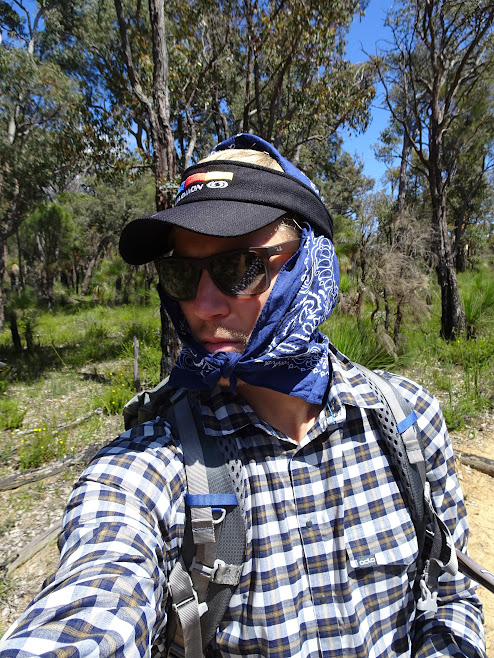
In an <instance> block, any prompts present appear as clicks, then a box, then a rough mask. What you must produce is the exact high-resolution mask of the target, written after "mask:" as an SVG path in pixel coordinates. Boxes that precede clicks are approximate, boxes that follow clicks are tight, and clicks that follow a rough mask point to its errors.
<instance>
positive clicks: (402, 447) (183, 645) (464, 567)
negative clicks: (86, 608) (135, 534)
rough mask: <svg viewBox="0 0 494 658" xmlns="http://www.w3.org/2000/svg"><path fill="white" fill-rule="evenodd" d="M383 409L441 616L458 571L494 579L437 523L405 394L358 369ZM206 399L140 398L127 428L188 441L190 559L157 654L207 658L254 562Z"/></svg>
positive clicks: (386, 435)
mask: <svg viewBox="0 0 494 658" xmlns="http://www.w3.org/2000/svg"><path fill="white" fill-rule="evenodd" d="M353 365H354V366H355V367H357V368H358V370H360V372H361V373H362V374H363V376H364V377H365V378H366V380H367V381H368V383H369V385H370V386H371V388H372V389H373V391H374V392H375V394H376V396H377V397H378V399H379V400H380V401H381V403H382V405H383V409H382V410H381V409H376V410H374V413H375V417H376V419H377V422H378V425H379V429H380V432H381V435H382V437H383V439H384V441H385V442H386V445H387V448H388V450H389V454H390V456H391V459H392V462H393V464H394V466H395V467H396V469H397V471H398V474H399V479H400V483H401V485H402V491H403V494H404V498H405V503H406V505H407V507H408V510H409V512H410V516H411V518H412V521H413V524H414V527H415V531H416V535H417V541H418V548H419V557H418V559H417V581H418V582H417V583H416V585H417V587H418V588H419V591H420V597H419V598H418V600H417V604H416V606H417V609H418V610H424V611H430V612H436V611H437V600H436V599H437V582H438V578H439V576H440V574H441V573H442V572H444V571H446V572H447V573H449V574H451V575H453V576H454V575H456V574H457V573H458V570H460V571H461V572H462V573H464V574H465V575H466V576H468V577H469V578H473V579H474V580H476V581H477V582H480V583H481V584H482V585H484V586H486V587H488V589H490V591H493V592H494V577H493V576H492V574H489V572H486V571H485V570H483V569H482V568H481V567H480V566H479V565H478V564H477V563H475V562H474V561H473V560H471V559H470V558H468V557H467V556H465V555H464V554H463V553H460V552H459V551H456V550H455V548H454V544H453V540H452V538H451V535H450V533H449V530H448V528H447V526H446V525H445V524H444V522H443V521H442V520H441V519H440V518H439V516H438V515H437V513H436V511H435V509H434V507H433V504H432V500H431V496H430V485H429V483H428V482H427V479H426V468H425V458H424V453H423V447H422V444H421V439H420V434H419V431H418V429H417V427H416V420H417V416H416V414H415V412H414V410H413V408H412V407H411V405H410V404H409V403H408V402H407V401H406V400H405V399H404V398H403V396H402V395H401V393H400V391H399V390H397V388H396V387H395V386H393V385H392V384H390V383H389V382H388V381H387V380H385V379H384V378H383V377H381V376H380V375H378V374H377V373H375V372H373V371H371V370H368V369H367V368H365V367H364V366H361V365H359V364H356V363H354V364H353ZM197 408H198V405H197V402H196V394H195V393H194V392H193V391H186V390H185V389H178V390H177V389H173V388H172V387H170V386H169V384H168V380H167V379H166V380H163V382H161V383H160V384H159V385H158V386H157V387H155V388H154V389H151V390H149V391H145V392H143V393H140V394H138V395H136V396H135V397H134V398H133V399H132V400H130V401H129V402H128V403H127V404H126V405H125V407H124V411H123V414H124V422H125V428H126V429H129V428H131V427H134V426H135V425H138V424H140V423H143V422H146V421H148V420H152V419H154V418H156V417H157V416H164V417H165V418H166V419H167V420H168V421H169V422H170V424H171V426H172V428H173V431H174V432H175V433H176V436H178V438H179V439H180V441H181V444H182V449H183V454H184V465H185V474H186V480H187V494H186V495H185V505H186V524H185V530H184V541H183V548H182V554H181V556H180V558H179V560H178V561H177V563H176V564H175V566H174V568H173V569H172V572H171V574H170V578H169V583H168V587H169V593H170V597H169V599H170V605H169V610H168V623H167V631H166V642H164V641H163V642H162V643H160V644H159V646H157V647H156V649H155V651H154V652H153V656H173V657H174V656H185V657H186V658H197V657H198V656H205V655H206V656H207V655H208V651H207V646H208V644H209V643H210V641H211V640H212V639H213V637H214V635H215V633H216V629H217V627H218V625H219V623H220V621H221V619H222V618H223V615H224V614H225V611H226V609H227V608H228V604H229V601H230V598H231V596H232V594H233V592H234V590H235V587H236V585H237V584H238V583H239V581H240V574H241V571H242V567H243V562H244V554H245V543H246V542H245V535H246V529H245V521H244V515H243V512H242V510H241V502H242V495H243V491H242V487H241V480H240V461H239V459H238V456H237V455H234V454H226V453H225V450H224V449H222V447H221V445H219V444H218V442H211V441H209V442H208V443H207V450H203V442H204V440H205V437H204V436H203V435H202V432H201V431H199V430H198V427H200V425H199V423H198V418H197Z"/></svg>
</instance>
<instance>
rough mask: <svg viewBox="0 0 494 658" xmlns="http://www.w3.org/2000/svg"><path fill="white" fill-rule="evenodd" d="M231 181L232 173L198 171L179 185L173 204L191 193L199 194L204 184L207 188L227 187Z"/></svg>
mask: <svg viewBox="0 0 494 658" xmlns="http://www.w3.org/2000/svg"><path fill="white" fill-rule="evenodd" d="M232 179H233V172H232V171H199V172H197V173H196V174H192V175H191V176H188V177H187V178H186V179H185V180H184V181H183V182H182V184H181V185H180V188H179V190H178V193H177V197H176V199H175V203H178V202H179V201H181V200H182V199H183V198H184V197H185V196H188V195H189V194H191V193H192V192H200V191H201V190H202V189H203V187H204V184H206V187H209V188H213V189H214V188H222V187H228V181H231V180H232Z"/></svg>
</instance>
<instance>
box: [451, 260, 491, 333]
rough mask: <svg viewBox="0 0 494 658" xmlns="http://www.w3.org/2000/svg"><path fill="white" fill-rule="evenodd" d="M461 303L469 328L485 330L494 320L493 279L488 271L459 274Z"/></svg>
mask: <svg viewBox="0 0 494 658" xmlns="http://www.w3.org/2000/svg"><path fill="white" fill-rule="evenodd" d="M458 279H459V283H460V286H461V292H460V296H461V301H462V304H463V309H464V311H465V315H466V318H467V322H468V324H469V325H470V326H472V327H475V328H476V329H482V328H485V327H486V326H487V325H489V324H490V323H491V322H492V320H493V319H494V277H493V276H492V275H490V276H489V271H488V270H486V269H484V271H481V272H478V273H475V274H473V275H472V273H470V272H468V273H464V274H460V275H459V277H458Z"/></svg>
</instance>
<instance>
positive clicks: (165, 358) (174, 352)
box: [160, 305, 180, 379]
mask: <svg viewBox="0 0 494 658" xmlns="http://www.w3.org/2000/svg"><path fill="white" fill-rule="evenodd" d="M160 317H161V340H160V342H161V362H160V375H161V379H164V378H165V377H166V376H167V375H169V374H170V372H171V369H172V368H173V365H174V363H175V361H176V360H177V357H178V355H179V353H180V341H179V340H178V339H177V335H176V333H175V329H174V328H173V325H172V323H171V321H170V318H169V316H168V314H167V312H166V311H165V309H164V307H163V305H161V306H160Z"/></svg>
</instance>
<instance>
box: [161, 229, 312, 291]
mask: <svg viewBox="0 0 494 658" xmlns="http://www.w3.org/2000/svg"><path fill="white" fill-rule="evenodd" d="M299 245H300V239H298V240H289V241H288V242H281V243H280V244H275V245H273V246H272V247H247V248H245V249H235V250H233V251H224V252H223V253H220V254H213V255H212V256H208V257H207V258H182V257H180V256H165V257H163V258H158V259H156V260H155V265H156V269H157V270H158V276H159V279H160V283H161V285H162V286H163V288H164V290H165V292H166V294H167V295H168V296H169V297H172V298H173V299H176V300H178V301H181V302H188V301H190V300H192V299H195V296H196V294H197V288H198V286H199V281H200V279H201V275H202V271H203V270H206V271H207V273H208V274H209V276H210V277H211V279H212V280H213V282H214V284H215V285H216V287H217V288H219V290H221V292H222V293H224V294H225V295H229V296H230V297H254V296H255V295H260V294H261V293H262V292H264V291H265V290H267V289H268V288H269V286H270V285H271V268H270V263H269V259H270V258H271V256H277V255H279V254H294V253H295V252H296V251H297V249H298V248H299Z"/></svg>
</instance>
